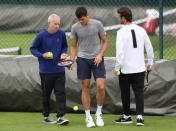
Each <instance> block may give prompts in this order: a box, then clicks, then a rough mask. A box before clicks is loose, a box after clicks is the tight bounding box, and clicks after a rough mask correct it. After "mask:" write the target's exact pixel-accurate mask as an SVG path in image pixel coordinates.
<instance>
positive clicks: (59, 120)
mask: <svg viewBox="0 0 176 131" xmlns="http://www.w3.org/2000/svg"><path fill="white" fill-rule="evenodd" d="M69 123H70V122H69V120H67V119H64V117H59V118H58V119H57V124H58V125H62V126H63V125H68V124H69Z"/></svg>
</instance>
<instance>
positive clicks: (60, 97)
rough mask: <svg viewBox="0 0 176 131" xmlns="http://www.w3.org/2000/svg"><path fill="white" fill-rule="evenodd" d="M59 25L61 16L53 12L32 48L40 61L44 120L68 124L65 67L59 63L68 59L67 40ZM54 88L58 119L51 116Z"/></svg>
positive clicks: (32, 51)
mask: <svg viewBox="0 0 176 131" xmlns="http://www.w3.org/2000/svg"><path fill="white" fill-rule="evenodd" d="M59 26H60V17H59V16H58V15H56V14H51V15H50V16H49V17H48V28H47V30H43V31H41V32H40V33H39V34H38V35H37V36H36V38H35V39H34V41H33V43H32V46H31V48H30V50H31V53H32V54H33V55H34V56H35V57H37V58H38V61H39V73H40V78H41V87H42V103H43V116H44V122H46V123H50V124H54V123H57V124H59V125H67V124H68V123H69V121H68V120H66V119H64V117H63V116H64V115H65V113H66V109H65V106H66V94H65V69H64V67H61V66H58V65H57V63H58V62H59V61H60V60H61V59H66V52H67V40H66V35H65V32H64V31H63V30H61V29H59ZM53 89H54V94H55V96H56V108H57V109H56V110H57V118H58V119H57V121H53V120H52V119H50V117H49V115H50V96H51V93H52V90H53Z"/></svg>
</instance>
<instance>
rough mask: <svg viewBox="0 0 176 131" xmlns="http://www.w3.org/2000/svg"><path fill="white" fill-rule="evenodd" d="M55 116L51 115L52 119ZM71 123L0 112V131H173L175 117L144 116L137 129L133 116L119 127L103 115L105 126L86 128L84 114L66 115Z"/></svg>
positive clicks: (111, 118)
mask: <svg viewBox="0 0 176 131" xmlns="http://www.w3.org/2000/svg"><path fill="white" fill-rule="evenodd" d="M54 115H55V114H52V116H53V117H54ZM65 117H66V118H68V119H69V120H70V121H71V123H70V124H69V125H68V126H58V125H48V124H45V123H43V122H42V116H41V113H20V112H0V131H39V130H40V131H57V130H61V131H90V130H92V131H108V130H112V131H174V130H175V129H176V124H175V121H176V117H169V116H167V117H166V116H145V125H144V126H142V127H137V126H136V125H135V124H136V123H135V116H133V122H134V123H133V124H130V125H121V124H116V123H114V120H115V119H116V118H118V117H119V116H117V115H110V114H106V115H104V121H105V126H104V127H95V128H91V129H90V128H87V127H86V126H85V122H84V114H67V115H66V116H65Z"/></svg>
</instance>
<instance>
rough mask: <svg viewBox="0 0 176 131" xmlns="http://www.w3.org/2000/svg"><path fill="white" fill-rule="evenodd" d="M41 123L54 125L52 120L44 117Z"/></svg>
mask: <svg viewBox="0 0 176 131" xmlns="http://www.w3.org/2000/svg"><path fill="white" fill-rule="evenodd" d="M43 121H44V122H45V123H48V124H56V121H54V120H52V119H51V118H50V117H44V119H43Z"/></svg>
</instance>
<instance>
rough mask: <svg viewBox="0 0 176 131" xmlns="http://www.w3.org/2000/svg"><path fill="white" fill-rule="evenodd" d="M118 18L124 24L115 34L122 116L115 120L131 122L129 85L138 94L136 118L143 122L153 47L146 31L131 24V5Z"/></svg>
mask: <svg viewBox="0 0 176 131" xmlns="http://www.w3.org/2000/svg"><path fill="white" fill-rule="evenodd" d="M117 17H118V20H119V21H120V22H121V24H123V25H124V26H123V27H122V28H121V29H120V30H118V32H117V37H116V64H115V73H116V74H117V75H119V74H120V75H119V84H120V89H121V99H122V104H123V116H122V117H121V118H119V119H117V120H115V122H116V123H132V119H131V116H130V86H132V89H133V91H134V94H135V99H136V112H137V120H136V122H137V123H136V125H137V126H142V125H144V118H143V116H142V115H143V112H144V93H143V88H144V78H145V71H146V68H147V71H151V70H152V65H153V58H154V54H153V47H152V44H151V42H150V39H149V37H148V35H147V33H146V32H145V30H144V29H143V28H142V27H140V26H138V25H135V24H133V23H132V12H131V10H130V9H129V8H128V7H121V8H119V9H118V10H117ZM144 47H145V49H146V52H147V58H148V59H147V60H148V61H147V64H145V60H144Z"/></svg>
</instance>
